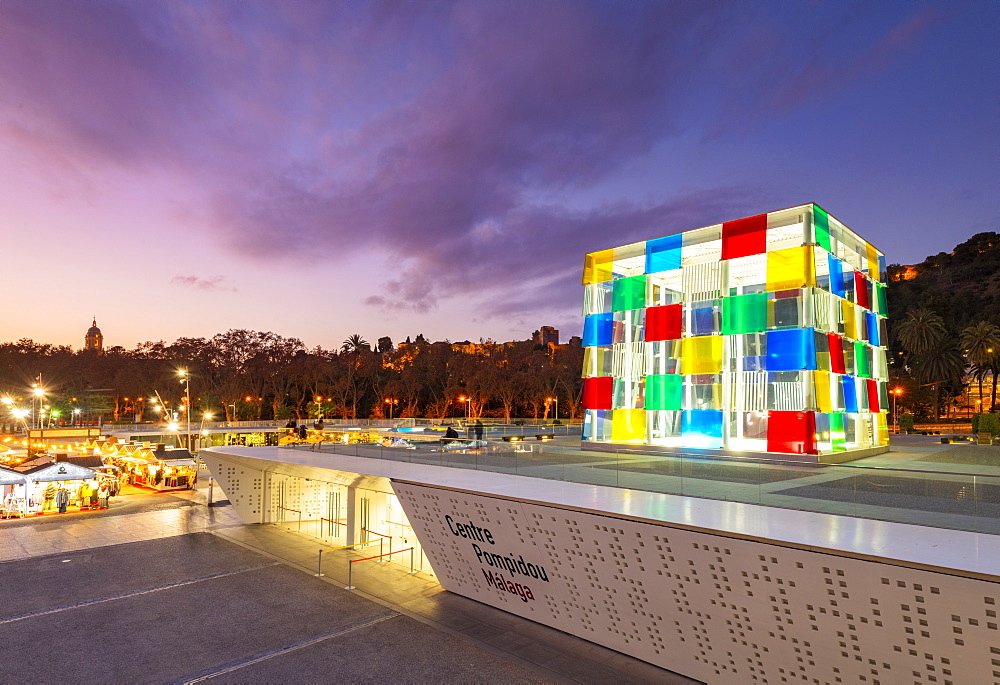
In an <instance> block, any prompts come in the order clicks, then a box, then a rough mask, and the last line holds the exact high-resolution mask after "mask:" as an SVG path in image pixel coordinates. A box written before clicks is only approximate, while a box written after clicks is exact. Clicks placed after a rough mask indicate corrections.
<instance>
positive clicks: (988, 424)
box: [979, 413, 1000, 437]
mask: <svg viewBox="0 0 1000 685" xmlns="http://www.w3.org/2000/svg"><path fill="white" fill-rule="evenodd" d="M979 432H980V433H989V434H990V435H992V436H993V437H996V436H997V435H1000V416H997V415H996V414H992V413H991V414H983V415H982V416H981V417H979Z"/></svg>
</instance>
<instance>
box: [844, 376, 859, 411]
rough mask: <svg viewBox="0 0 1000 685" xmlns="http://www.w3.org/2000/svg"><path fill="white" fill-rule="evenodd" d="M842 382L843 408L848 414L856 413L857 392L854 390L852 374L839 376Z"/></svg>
mask: <svg viewBox="0 0 1000 685" xmlns="http://www.w3.org/2000/svg"><path fill="white" fill-rule="evenodd" d="M840 380H841V382H842V383H843V384H844V410H845V411H846V412H847V413H848V414H857V413H858V393H857V390H855V383H854V376H841V377H840Z"/></svg>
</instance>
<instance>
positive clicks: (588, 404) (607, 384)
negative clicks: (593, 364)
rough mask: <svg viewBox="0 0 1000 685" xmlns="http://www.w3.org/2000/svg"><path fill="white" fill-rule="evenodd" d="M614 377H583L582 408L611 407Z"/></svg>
mask: <svg viewBox="0 0 1000 685" xmlns="http://www.w3.org/2000/svg"><path fill="white" fill-rule="evenodd" d="M614 390H615V379H614V378H612V377H611V376H595V377H594V378H584V379H583V408H584V409H611V398H612V396H613V395H614Z"/></svg>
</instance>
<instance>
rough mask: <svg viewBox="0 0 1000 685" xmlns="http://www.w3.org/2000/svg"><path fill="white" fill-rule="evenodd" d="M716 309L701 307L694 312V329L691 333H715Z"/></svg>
mask: <svg viewBox="0 0 1000 685" xmlns="http://www.w3.org/2000/svg"><path fill="white" fill-rule="evenodd" d="M713 313H714V309H713V308H712V307H699V308H698V309H695V310H694V312H692V317H691V324H692V327H693V330H692V331H690V334H691V335H711V334H712V333H715V319H714V317H713V316H712V315H713Z"/></svg>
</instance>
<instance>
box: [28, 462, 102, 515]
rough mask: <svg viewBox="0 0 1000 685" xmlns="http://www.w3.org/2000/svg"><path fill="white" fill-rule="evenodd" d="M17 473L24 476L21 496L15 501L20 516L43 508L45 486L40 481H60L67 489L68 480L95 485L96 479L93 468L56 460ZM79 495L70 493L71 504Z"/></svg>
mask: <svg viewBox="0 0 1000 685" xmlns="http://www.w3.org/2000/svg"><path fill="white" fill-rule="evenodd" d="M19 475H21V476H22V477H24V478H25V483H24V488H23V489H22V495H23V496H22V497H20V498H19V499H20V501H19V502H16V505H17V506H18V507H20V511H21V512H23V513H21V514H20V515H21V516H25V515H27V514H29V513H36V512H41V511H44V510H45V509H44V507H45V502H46V499H45V488H43V487H40V486H39V484H40V483H55V482H61V483H63V484H64V487H67V489H68V486H69V482H70V481H94V483H93V484H92V485H93V486H96V484H97V480H98V474H97V472H96V471H94V470H93V469H88V468H86V467H84V466H80V465H78V464H73V463H70V462H68V461H57V462H54V463H52V464H45V465H42V466H36V467H34V468H31V469H28V470H27V471H24V472H22V473H21V474H19ZM79 497H80V496H79V494H78V493H74V494H72V495H71V504H72V502H73V501H78V500H79ZM78 506H79V505H78Z"/></svg>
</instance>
